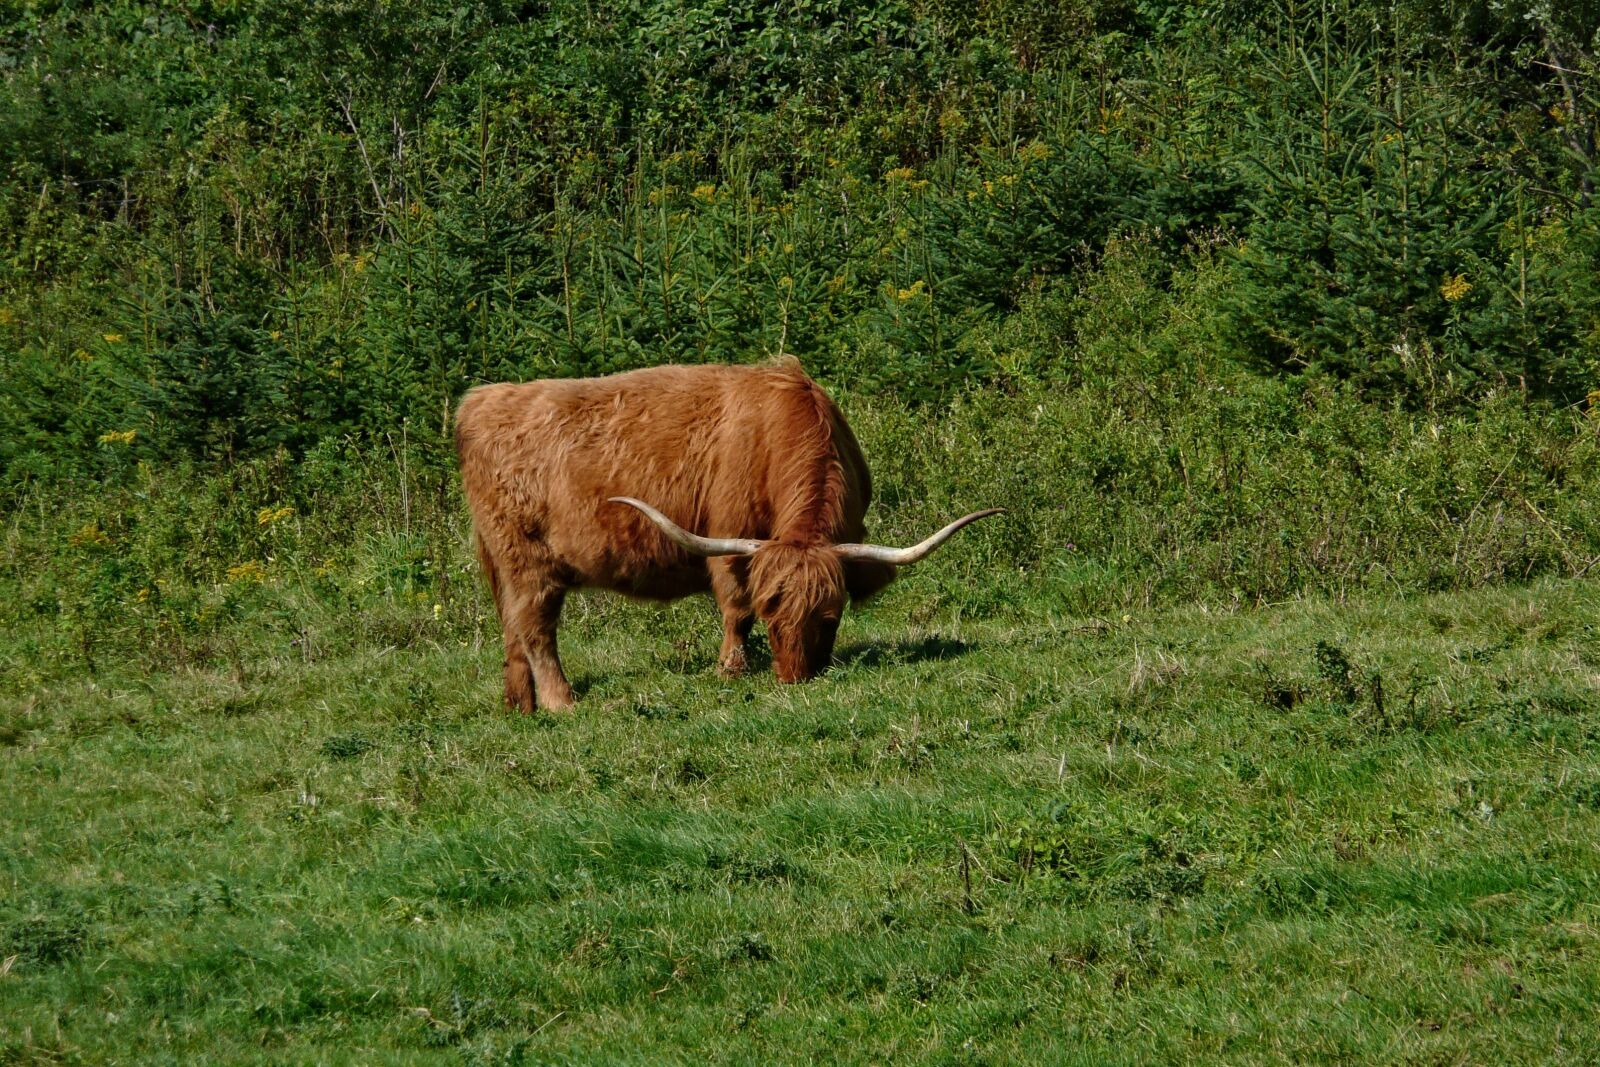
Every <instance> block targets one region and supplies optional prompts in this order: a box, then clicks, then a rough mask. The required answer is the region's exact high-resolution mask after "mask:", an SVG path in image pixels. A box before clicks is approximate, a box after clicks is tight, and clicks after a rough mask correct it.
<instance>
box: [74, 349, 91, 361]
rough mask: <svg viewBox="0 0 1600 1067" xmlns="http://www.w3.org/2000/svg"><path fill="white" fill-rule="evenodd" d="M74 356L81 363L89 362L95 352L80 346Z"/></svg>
mask: <svg viewBox="0 0 1600 1067" xmlns="http://www.w3.org/2000/svg"><path fill="white" fill-rule="evenodd" d="M72 358H73V359H75V360H77V361H78V362H79V363H87V362H89V361H90V360H91V359H93V358H94V354H93V353H91V352H90V351H89V350H88V349H84V348H79V349H76V350H74V351H73V353H72Z"/></svg>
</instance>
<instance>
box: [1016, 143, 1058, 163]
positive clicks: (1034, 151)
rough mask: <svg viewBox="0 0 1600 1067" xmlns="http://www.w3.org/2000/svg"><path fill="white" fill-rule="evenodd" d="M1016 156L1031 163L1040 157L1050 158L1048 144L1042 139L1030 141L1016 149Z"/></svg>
mask: <svg viewBox="0 0 1600 1067" xmlns="http://www.w3.org/2000/svg"><path fill="white" fill-rule="evenodd" d="M1017 158H1018V159H1020V160H1022V161H1023V162H1024V163H1033V162H1036V161H1037V160H1041V159H1049V158H1050V146H1049V145H1047V144H1045V143H1044V142H1043V141H1030V142H1029V143H1027V144H1025V145H1023V146H1022V147H1021V148H1019V149H1017Z"/></svg>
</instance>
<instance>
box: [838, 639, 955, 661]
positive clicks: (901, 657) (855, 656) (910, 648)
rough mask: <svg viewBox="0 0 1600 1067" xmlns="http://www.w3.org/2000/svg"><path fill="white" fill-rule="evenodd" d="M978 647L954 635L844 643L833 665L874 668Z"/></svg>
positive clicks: (945, 656) (943, 656) (947, 656)
mask: <svg viewBox="0 0 1600 1067" xmlns="http://www.w3.org/2000/svg"><path fill="white" fill-rule="evenodd" d="M977 650H978V646H977V645H975V644H973V643H972V642H971V641H962V640H961V639H959V638H953V637H936V636H930V637H921V638H918V639H916V640H914V641H878V642H865V643H862V644H853V645H846V646H845V647H844V648H841V649H839V650H838V651H837V652H836V653H835V654H834V657H833V663H834V666H835V667H877V666H881V665H883V664H886V663H892V664H907V663H927V662H930V661H937V660H947V659H955V658H956V657H957V656H965V655H966V654H967V653H969V652H976V651H977Z"/></svg>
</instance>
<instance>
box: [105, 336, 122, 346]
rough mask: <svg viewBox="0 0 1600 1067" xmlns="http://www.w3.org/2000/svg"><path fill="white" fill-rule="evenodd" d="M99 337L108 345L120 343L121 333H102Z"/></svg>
mask: <svg viewBox="0 0 1600 1067" xmlns="http://www.w3.org/2000/svg"><path fill="white" fill-rule="evenodd" d="M100 338H101V340H103V341H105V343H106V344H108V345H115V344H121V343H122V335H121V334H120V333H103V334H101V335H100Z"/></svg>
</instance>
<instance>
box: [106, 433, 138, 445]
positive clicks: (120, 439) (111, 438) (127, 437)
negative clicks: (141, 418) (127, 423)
mask: <svg viewBox="0 0 1600 1067" xmlns="http://www.w3.org/2000/svg"><path fill="white" fill-rule="evenodd" d="M137 436H139V431H138V430H109V431H107V432H106V433H103V434H101V435H100V443H101V444H103V445H131V444H133V439H134V438H135V437H137Z"/></svg>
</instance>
